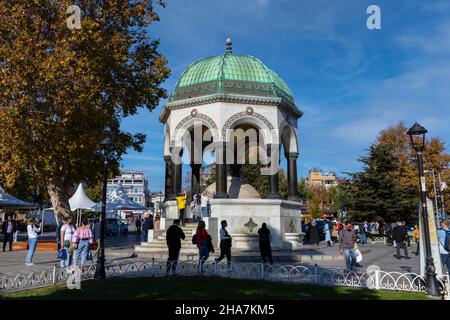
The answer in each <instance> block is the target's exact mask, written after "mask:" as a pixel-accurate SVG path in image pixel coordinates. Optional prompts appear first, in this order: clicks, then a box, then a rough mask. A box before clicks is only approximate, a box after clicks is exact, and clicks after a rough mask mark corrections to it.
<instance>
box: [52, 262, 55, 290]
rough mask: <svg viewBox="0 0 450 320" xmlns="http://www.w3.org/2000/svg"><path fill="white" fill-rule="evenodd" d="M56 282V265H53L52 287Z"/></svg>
mask: <svg viewBox="0 0 450 320" xmlns="http://www.w3.org/2000/svg"><path fill="white" fill-rule="evenodd" d="M55 283H56V265H54V266H53V272H52V287H54V286H55Z"/></svg>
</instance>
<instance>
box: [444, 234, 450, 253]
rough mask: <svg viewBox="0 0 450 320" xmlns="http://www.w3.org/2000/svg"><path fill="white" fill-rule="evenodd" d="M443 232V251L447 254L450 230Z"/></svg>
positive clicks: (449, 248)
mask: <svg viewBox="0 0 450 320" xmlns="http://www.w3.org/2000/svg"><path fill="white" fill-rule="evenodd" d="M444 231H445V241H444V249H445V250H447V251H448V252H450V247H449V244H450V243H449V242H450V241H449V238H450V230H444Z"/></svg>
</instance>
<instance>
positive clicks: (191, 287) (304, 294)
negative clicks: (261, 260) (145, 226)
mask: <svg viewBox="0 0 450 320" xmlns="http://www.w3.org/2000/svg"><path fill="white" fill-rule="evenodd" d="M1 298H2V299H15V300H16V299H34V300H36V299H38V300H47V299H50V300H65V299H92V300H96V299H138V300H146V299H174V300H178V299H180V300H183V299H189V300H193V299H205V300H214V299H227V300H228V299H233V300H236V299H238V300H240V299H272V300H312V299H313V300H315V299H321V300H324V299H325V300H326V299H329V300H330V299H331V300H336V299H339V300H348V299H354V300H356V299H358V300H360V299H363V300H424V299H427V296H426V295H425V294H422V293H409V292H408V293H406V292H392V291H375V290H368V289H364V288H336V287H323V286H315V285H298V284H285V283H275V282H268V281H260V280H240V279H226V278H220V277H168V278H150V277H148V278H111V279H108V280H105V281H102V282H96V281H94V280H89V281H84V282H82V283H81V290H76V289H74V290H69V289H67V288H66V287H65V286H57V287H54V288H44V289H36V290H29V291H23V292H17V293H11V294H7V295H3V296H2V297H1Z"/></svg>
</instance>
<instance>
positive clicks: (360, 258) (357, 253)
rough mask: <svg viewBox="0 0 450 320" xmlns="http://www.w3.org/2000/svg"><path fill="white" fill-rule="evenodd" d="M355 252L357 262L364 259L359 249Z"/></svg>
mask: <svg viewBox="0 0 450 320" xmlns="http://www.w3.org/2000/svg"><path fill="white" fill-rule="evenodd" d="M355 254H356V263H359V262H361V261H362V254H361V251H359V249H355Z"/></svg>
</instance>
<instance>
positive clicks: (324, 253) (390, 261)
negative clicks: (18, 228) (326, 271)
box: [0, 234, 419, 275]
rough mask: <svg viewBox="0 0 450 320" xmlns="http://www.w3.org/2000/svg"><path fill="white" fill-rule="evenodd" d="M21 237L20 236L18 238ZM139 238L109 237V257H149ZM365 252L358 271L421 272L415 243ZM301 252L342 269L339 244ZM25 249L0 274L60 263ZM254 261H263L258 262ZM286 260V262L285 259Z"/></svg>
mask: <svg viewBox="0 0 450 320" xmlns="http://www.w3.org/2000/svg"><path fill="white" fill-rule="evenodd" d="M47 237H51V235H44V237H43V238H47ZM19 240H20V239H19ZM139 241H140V238H139V236H138V235H136V234H129V235H127V236H120V237H118V236H115V237H107V238H106V240H105V242H106V258H107V260H109V261H133V260H148V259H146V258H145V257H133V253H134V245H136V244H137V243H139ZM360 250H361V252H362V254H363V261H362V262H361V263H360V264H361V265H362V268H358V271H359V272H364V271H365V270H366V268H367V267H369V266H370V265H376V266H379V267H380V269H381V270H384V271H397V272H414V273H419V257H418V256H415V255H414V254H413V253H412V251H414V250H415V246H411V247H409V248H408V252H409V253H410V257H411V259H410V260H406V259H401V260H398V259H396V258H394V257H393V255H394V253H395V247H388V246H386V245H384V244H369V245H366V246H365V247H364V248H362V247H360ZM217 253H218V252H217ZM299 253H300V254H301V255H305V256H311V257H312V258H311V259H310V260H309V261H305V262H294V263H295V264H303V265H314V264H317V265H318V266H320V267H324V268H326V267H336V268H340V269H341V268H343V267H344V261H343V260H342V258H341V257H340V259H333V257H339V250H338V247H337V246H333V247H331V248H330V247H327V246H326V244H325V243H324V242H321V244H320V245H319V246H312V245H305V246H304V247H303V248H302V249H301V250H300V251H299ZM26 254H27V252H26V251H15V252H0V275H1V274H5V273H10V272H13V273H14V272H15V273H17V272H21V271H30V270H35V269H44V268H49V267H52V266H54V265H55V264H57V265H59V261H58V260H57V258H56V252H44V251H38V252H36V254H35V256H34V259H33V262H34V263H35V266H25V257H26ZM255 262H260V261H259V260H258V261H255ZM284 263H286V262H284Z"/></svg>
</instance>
